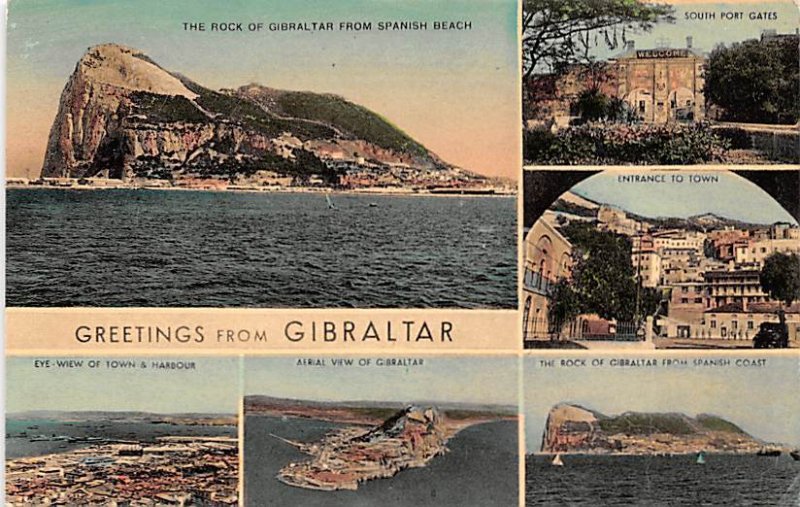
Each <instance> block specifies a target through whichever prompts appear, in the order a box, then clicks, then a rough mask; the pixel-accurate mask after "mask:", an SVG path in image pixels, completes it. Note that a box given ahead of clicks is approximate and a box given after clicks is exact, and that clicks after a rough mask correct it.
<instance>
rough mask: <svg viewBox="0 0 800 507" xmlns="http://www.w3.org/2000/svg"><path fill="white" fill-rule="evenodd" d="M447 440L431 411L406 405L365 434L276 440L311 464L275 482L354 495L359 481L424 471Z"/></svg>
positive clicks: (355, 430) (353, 429) (347, 431)
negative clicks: (308, 457)
mask: <svg viewBox="0 0 800 507" xmlns="http://www.w3.org/2000/svg"><path fill="white" fill-rule="evenodd" d="M450 436H451V435H450V432H449V431H448V430H447V428H446V426H445V424H444V421H443V419H442V416H441V414H440V413H439V411H438V410H437V409H435V408H433V407H429V408H419V407H413V406H412V407H407V408H406V409H404V410H402V411H400V412H398V413H397V414H395V415H394V416H392V417H390V418H389V419H387V420H386V421H385V422H384V423H383V424H382V425H380V426H376V427H374V428H372V429H369V430H365V429H364V428H363V427H358V426H350V427H345V428H342V429H339V430H335V431H333V432H330V433H328V434H327V435H325V436H324V437H323V438H322V440H321V441H319V442H313V443H305V442H295V441H291V440H286V439H281V440H283V441H284V442H286V443H288V444H290V445H292V446H294V447H296V448H297V449H299V450H300V451H301V452H304V453H306V454H309V455H311V456H312V460H310V461H305V462H301V463H290V464H289V465H287V466H285V467H283V468H282V469H281V471H280V473H279V474H278V480H280V481H281V482H283V483H284V484H287V485H289V486H295V487H299V488H306V489H315V490H321V491H335V490H340V489H344V490H356V489H358V485H359V484H361V483H363V482H366V481H369V480H372V479H380V478H388V477H392V476H394V475H395V474H397V473H398V472H400V471H401V470H404V469H406V468H418V467H424V466H425V465H427V464H428V462H430V461H431V460H432V459H433V458H435V457H436V456H439V455H441V454H444V453H445V452H446V451H447V447H446V443H447V440H448V439H449V437H450ZM276 438H280V437H277V436H276Z"/></svg>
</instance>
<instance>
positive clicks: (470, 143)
mask: <svg viewBox="0 0 800 507" xmlns="http://www.w3.org/2000/svg"><path fill="white" fill-rule="evenodd" d="M500 7H501V8H494V7H493V8H491V9H490V6H488V5H487V6H477V7H476V8H475V10H474V12H473V15H474V16H475V19H483V17H486V18H487V19H489V18H492V17H497V18H502V19H505V18H506V17H510V16H513V14H514V9H513V8H514V5H513V3H512V2H508V3H507V5H505V4H503V5H501V6H500ZM209 8H210V9H212V10H214V11H216V10H218V8H217V7H213V8H211V7H209ZM263 9H267V7H266V6H263ZM281 9H284V10H285V9H286V8H280V9H278V10H277V11H276V12H283V10H281ZM387 9H388V7H387ZM397 9H400V10H401V11H402V9H403V7H402V6H398V7H397ZM426 9H427V10H429V11H430V12H429V13H428V15H430V16H432V17H433V16H438V15H440V14H441V15H443V16H449V15H450V14H448V12H449V11H451V10H452V9H450V8H448V7H446V6H434V5H431V6H428V7H426ZM12 10H13V11H14V12H12V14H13V15H14V16H15V19H16V20H17V23H15V25H14V26H13V27H12V29H11V34H10V40H9V48H10V49H9V51H10V55H11V56H10V60H11V62H10V65H9V75H10V77H11V87H10V88H11V91H10V93H11V94H12V96H13V98H14V101H18V102H15V103H27V104H28V106H29V107H27V108H19V109H14V110H13V111H11V112H10V121H11V123H12V127H14V126H16V125H18V126H19V129H15V128H12V129H11V131H12V132H15V134H14V135H13V136H17V137H18V139H17V140H18V141H19V142H15V143H12V150H11V153H10V154H9V170H8V173H7V183H8V187H9V188H8V194H7V195H8V198H7V199H8V223H9V228H8V237H7V241H8V249H7V252H8V270H7V272H8V275H9V277H8V296H7V297H8V302H9V304H10V305H11V306H118V307H119V306H122V307H128V306H148V307H152V306H184V307H186V306H213V307H230V306H250V307H267V306H271V307H313V308H319V307H386V308H388V307H403V308H513V307H514V306H515V305H516V290H515V288H514V285H515V284H514V280H515V277H516V240H515V233H514V231H515V222H516V206H515V199H514V196H515V194H516V189H517V171H518V168H519V151H518V148H519V143H518V136H516V135H514V133H513V129H512V128H511V126H512V125H511V124H512V123H513V121H512V119H513V118H514V117H515V111H516V108H515V107H514V102H513V101H509V100H499V97H501V96H503V94H504V93H505V94H508V95H506V97H510V96H513V95H511V94H509V91H513V89H514V86H513V84H514V80H513V79H509V80H508V81H507V85H501V86H495V85H496V84H497V83H496V81H492V82H491V86H489V83H487V82H486V80H485V79H484V76H485V73H486V72H488V71H489V69H491V72H493V73H494V75H495V76H500V75H503V76H505V75H507V76H509V77H513V76H515V75H516V72H517V69H516V65H515V62H514V58H513V55H514V54H515V51H516V49H515V44H514V36H515V33H514V31H513V30H512V29H511V27H510V26H508V27H507V28H508V29H507V30H505V31H504V30H503V29H495V28H492V27H493V26H495V25H492V24H491V23H486V24H485V25H482V26H485V28H483V29H482V31H483V32H485V33H484V35H485V37H484V38H481V40H482V41H485V42H486V46H485V48H483V49H482V50H480V51H476V52H469V53H467V54H464V53H463V52H464V51H465V50H467V49H468V48H470V47H471V46H472V45H473V44H475V39H474V37H475V35H474V34H471V33H468V32H467V31H466V30H464V31H452V32H448V33H446V34H440V35H437V34H428V33H421V34H419V35H418V36H417V37H415V38H414V39H413V42H408V43H407V44H404V45H399V46H398V45H397V44H395V43H394V42H392V40H393V39H392V38H391V37H393V36H392V35H391V34H381V33H371V32H367V33H363V34H357V35H349V34H345V33H340V32H335V33H327V32H325V33H317V34H313V35H308V34H291V33H286V34H282V35H280V36H276V37H275V38H271V39H270V40H269V42H268V43H267V42H265V43H264V44H263V45H258V46H257V47H255V48H254V47H252V46H251V45H243V44H241V41H239V43H238V44H236V43H235V40H234V36H233V35H231V34H227V35H220V38H221V39H222V40H221V41H220V42H219V43H218V44H210V45H204V44H200V45H198V44H197V43H196V42H197V38H198V37H204V36H205V35H203V34H196V33H191V32H189V31H187V30H184V29H183V28H180V30H182V31H181V33H180V34H179V35H178V39H175V38H171V37H167V36H166V35H164V34H157V33H156V34H154V35H153V37H152V38H146V39H144V38H142V35H141V34H138V35H136V36H133V35H131V34H129V33H127V32H126V31H122V32H120V33H119V34H117V36H116V37H115V38H114V39H112V40H113V42H109V40H108V39H105V40H103V39H100V40H97V37H98V35H92V34H91V33H86V34H80V35H78V36H76V37H75V38H66V37H64V41H62V40H61V39H60V38H59V37H62V34H58V35H57V36H55V38H54V39H53V40H47V41H45V42H43V43H42V44H40V45H31V44H30V40H31V37H32V36H33V35H32V33H31V32H30V30H31V29H32V28H31V27H32V26H33V25H34V24H35V23H36V22H37V20H38V19H39V18H38V16H40V15H41V13H40V12H38V11H37V10H36V9H33V8H29V7H28V6H25V5H17V6H16V7H15V8H14V9H12ZM267 10H268V9H267ZM389 10H391V9H389ZM442 13H444V14H442ZM270 14H274V15H278V14H275V13H274V12H270ZM78 15H79V13H78V12H77V11H76V12H74V13H73V12H70V13H69V16H70V19H73V18H74V19H73V20H74V21H75V22H76V23H78V24H81V23H85V22H86V21H85V19H78ZM142 15H144V16H149V15H154V14H152V13H148V14H144V13H143V14H142ZM506 25H507V23H505V24H502V25H499V26H501V27H503V26H506ZM176 26H178V27H180V26H182V25H180V24H179V25H176ZM106 35H109V34H106ZM353 38H357V39H358V40H359V41H361V44H363V45H364V46H365V47H366V48H367V49H365V50H364V51H363V52H362V53H361V55H360V57H359V59H360V61H362V64H361V65H358V66H353V64H352V63H351V62H349V61H347V60H344V61H343V60H341V59H340V58H342V57H341V54H343V53H348V51H349V49H348V47H349V45H350V44H351V41H352V40H353ZM75 39H78V40H75ZM418 39H419V40H418ZM320 40H323V41H324V45H325V47H326V48H327V50H326V51H323V52H320V51H319V47H318V45H319V44H320ZM176 41H177V42H176ZM425 41H430V42H431V44H433V45H432V46H431V45H429V44H427V43H425ZM60 42H63V43H64V45H63V46H59V47H60V49H59V53H64V55H63V57H61V58H56V57H55V55H54V54H53V51H52V50H53V47H55V46H56V45H58V44H59V43H60ZM408 44H410V45H412V46H414V45H416V44H420V48H421V47H422V44H425V48H426V49H425V51H426V56H425V58H423V59H420V60H419V62H418V70H417V71H416V74H410V73H408V72H407V70H406V69H405V65H406V62H405V59H406V58H407V56H405V55H406V54H407V53H406V52H407V51H409V50H410V48H409V47H407V46H408ZM44 46H47V47H44ZM48 51H49V52H48ZM237 55H238V59H239V60H238V61H235V60H236V59H237ZM459 58H461V59H459ZM70 59H71V60H72V63H71V65H70V66H68V65H67V64H66V62H68V61H69V60H70ZM442 61H445V62H448V63H444V64H443V63H442ZM75 62H77V63H75ZM234 63H235V64H236V65H234ZM301 64H302V65H301ZM467 64H469V65H467ZM304 66H311V67H313V69H314V70H313V71H301V70H302V69H303V68H306V69H307V68H308V67H304ZM193 69H194V70H193ZM223 69H226V70H223ZM32 73H33V74H36V75H37V76H45V77H44V78H42V80H41V82H39V83H38V84H37V86H38V88H37V90H39V92H40V93H41V94H44V93H45V92H46V93H47V94H48V100H46V101H43V102H42V103H41V104H39V103H34V102H32V100H31V99H32V95H31V91H30V90H31V88H30V87H29V86H27V87H26V85H25V83H26V82H27V80H28V79H29V76H30V75H31V74H32ZM442 73H444V74H442ZM443 75H444V76H445V78H443ZM504 82H506V81H505V80H501V83H504ZM64 83H66V85H65V84H64ZM209 83H210V84H209ZM260 83H265V84H260ZM59 90H60V99H59V100H58V102H57V103H55V102H54V99H56V98H57V97H59V95H58V94H59ZM310 90H313V91H310ZM445 91H446V97H445ZM25 101H27V102H25ZM467 103H468V104H470V108H469V109H465V108H464V104H467ZM498 104H501V105H500V106H498ZM15 122H16V123H15ZM45 132H47V134H45ZM13 136H12V137H13ZM23 141H24V142H23ZM23 145H25V148H24V149H23ZM40 157H41V158H40ZM89 190H92V191H89Z"/></svg>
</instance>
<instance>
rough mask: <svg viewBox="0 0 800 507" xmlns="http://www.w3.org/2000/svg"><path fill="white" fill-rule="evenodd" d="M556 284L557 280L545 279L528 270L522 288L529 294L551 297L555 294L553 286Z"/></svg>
mask: <svg viewBox="0 0 800 507" xmlns="http://www.w3.org/2000/svg"><path fill="white" fill-rule="evenodd" d="M555 283H556V282H555V280H551V279H549V278H547V277H544V276H542V275H541V274H540V273H538V272H536V271H532V270H530V269H526V270H525V277H524V278H523V281H522V286H523V288H524V289H525V290H526V291H528V292H533V293H534V294H540V295H542V296H547V297H550V295H551V294H552V293H553V286H554V285H555Z"/></svg>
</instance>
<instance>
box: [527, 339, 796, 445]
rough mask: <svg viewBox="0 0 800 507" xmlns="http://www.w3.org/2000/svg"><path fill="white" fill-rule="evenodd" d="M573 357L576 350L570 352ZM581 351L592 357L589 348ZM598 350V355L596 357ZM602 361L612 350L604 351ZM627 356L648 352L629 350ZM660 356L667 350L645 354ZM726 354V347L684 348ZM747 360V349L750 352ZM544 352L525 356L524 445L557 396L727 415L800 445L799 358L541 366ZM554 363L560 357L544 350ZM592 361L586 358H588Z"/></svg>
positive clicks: (756, 431) (533, 439)
mask: <svg viewBox="0 0 800 507" xmlns="http://www.w3.org/2000/svg"><path fill="white" fill-rule="evenodd" d="M571 357H573V358H574V357H576V356H575V355H572V356H571ZM581 357H583V358H585V359H587V363H589V361H590V360H591V359H592V358H593V357H594V356H593V357H592V358H588V357H587V356H586V355H582V356H581ZM598 357H600V356H598ZM602 357H604V358H605V361H606V363H608V361H609V360H610V359H612V358H614V356H611V355H605V356H602ZM625 357H626V358H629V359H632V358H634V357H645V356H631V355H626V356H625ZM649 357H650V358H657V359H659V360H660V359H661V358H664V357H668V356H665V355H664V354H656V355H651V356H649ZM681 357H683V358H687V359H688V360H689V361H690V362H691V360H692V359H694V358H696V357H703V358H705V359H712V358H714V359H720V358H725V359H730V360H731V361H733V360H735V359H736V358H737V357H738V358H742V357H745V356H741V355H735V356H732V355H730V354H727V355H726V354H713V353H709V354H704V355H702V356H700V355H699V354H693V355H687V354H683V355H681ZM747 357H749V358H750V359H752V355H751V356H747ZM540 359H544V358H543V357H533V356H527V357H526V358H525V363H524V366H525V374H524V385H525V396H524V398H525V399H524V404H525V406H524V410H523V413H524V414H525V418H526V428H525V439H526V442H525V444H526V448H527V451H528V452H535V451H537V450H538V449H539V446H540V444H541V439H542V432H543V431H544V424H545V420H546V418H547V414H548V412H549V411H550V408H552V407H553V406H554V405H556V404H558V403H561V402H571V403H577V404H579V405H581V406H584V407H586V408H590V409H593V410H597V411H599V412H601V413H603V414H605V415H615V414H621V413H623V412H626V411H634V412H682V413H685V414H687V415H690V416H695V415H697V414H699V413H705V414H714V415H718V416H720V417H724V418H726V419H728V420H729V421H731V422H732V423H734V424H736V425H738V426H739V427H740V428H742V429H743V430H745V431H747V432H748V433H750V434H751V435H753V436H754V437H756V438H760V439H763V440H766V441H774V442H780V443H785V444H790V445H799V444H800V425H798V424H797V414H798V413H800V397H799V396H797V393H798V388H800V376H798V363H797V358H796V357H777V356H774V355H773V356H771V357H769V358H768V359H767V361H768V362H767V366H765V367H761V368H758V367H735V366H730V367H706V368H699V367H691V366H687V367H675V366H671V367H658V368H644V367H641V368H635V367H627V368H623V367H608V366H606V367H596V368H593V367H591V366H588V367H585V368H566V367H564V368H542V367H540V366H539V360H540ZM546 359H554V360H556V362H558V361H559V360H560V359H561V358H560V357H558V356H547V357H546ZM589 364H590V363H589Z"/></svg>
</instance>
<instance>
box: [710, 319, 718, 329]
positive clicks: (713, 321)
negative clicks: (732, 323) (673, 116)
mask: <svg viewBox="0 0 800 507" xmlns="http://www.w3.org/2000/svg"><path fill="white" fill-rule="evenodd" d="M716 328H717V321H716V320H712V321H711V329H716Z"/></svg>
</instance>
